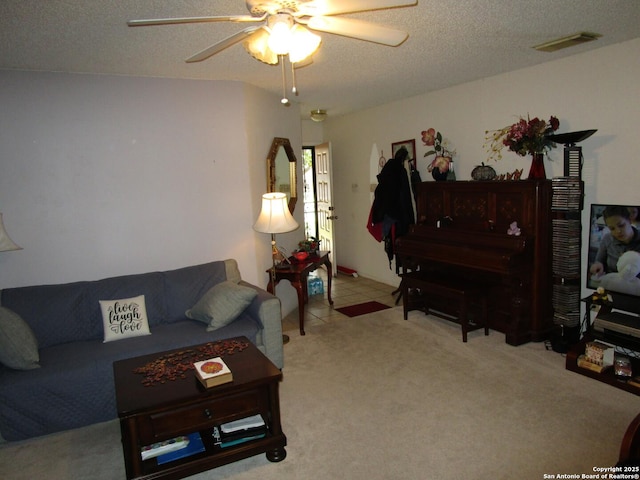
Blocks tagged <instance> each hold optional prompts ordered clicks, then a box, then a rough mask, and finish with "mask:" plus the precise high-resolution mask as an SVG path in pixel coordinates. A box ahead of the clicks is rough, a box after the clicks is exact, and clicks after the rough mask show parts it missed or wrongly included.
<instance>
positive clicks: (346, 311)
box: [336, 302, 391, 317]
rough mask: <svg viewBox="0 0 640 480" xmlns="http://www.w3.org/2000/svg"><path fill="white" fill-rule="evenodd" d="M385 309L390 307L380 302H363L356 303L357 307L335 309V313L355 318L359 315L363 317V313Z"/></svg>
mask: <svg viewBox="0 0 640 480" xmlns="http://www.w3.org/2000/svg"><path fill="white" fill-rule="evenodd" d="M387 308H391V307H390V306H389V305H385V304H383V303H380V302H365V303H358V304H357V305H349V306H348V307H340V308H336V311H338V312H340V313H342V314H343V315H346V316H347V317H357V316H359V315H364V314H365V313H373V312H377V311H379V310H386V309H387Z"/></svg>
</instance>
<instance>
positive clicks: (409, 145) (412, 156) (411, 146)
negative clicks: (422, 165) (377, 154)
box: [391, 139, 417, 170]
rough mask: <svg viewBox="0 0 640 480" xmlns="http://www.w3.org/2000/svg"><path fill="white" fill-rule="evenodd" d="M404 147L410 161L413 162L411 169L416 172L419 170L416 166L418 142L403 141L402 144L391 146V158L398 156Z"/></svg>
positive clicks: (397, 143)
mask: <svg viewBox="0 0 640 480" xmlns="http://www.w3.org/2000/svg"><path fill="white" fill-rule="evenodd" d="M402 147H405V148H406V149H407V150H408V152H409V161H410V162H411V169H412V170H415V169H416V168H417V164H416V141H415V139H411V140H403V141H401V142H396V143H392V144H391V157H392V158H393V157H395V156H396V152H397V151H398V150H400V149H401V148H402Z"/></svg>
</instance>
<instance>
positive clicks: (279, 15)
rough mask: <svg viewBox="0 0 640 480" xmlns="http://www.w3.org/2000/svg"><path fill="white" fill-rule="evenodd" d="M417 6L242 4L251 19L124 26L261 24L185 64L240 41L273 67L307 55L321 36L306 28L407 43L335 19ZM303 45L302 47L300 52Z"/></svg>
mask: <svg viewBox="0 0 640 480" xmlns="http://www.w3.org/2000/svg"><path fill="white" fill-rule="evenodd" d="M417 3H418V2H417V0H246V6H247V9H248V10H249V12H250V15H226V16H213V17H185V18H158V19H149V20H131V21H129V22H127V24H128V25H129V26H130V27H141V26H152V25H173V24H182V23H199V22H238V23H240V22H249V23H260V24H261V25H252V26H250V27H247V28H245V29H243V30H240V31H239V32H237V33H234V34H233V35H231V36H229V37H227V38H225V39H223V40H221V41H219V42H217V43H215V44H213V45H211V46H210V47H207V48H205V49H204V50H202V51H200V52H198V53H196V54H195V55H193V56H191V57H190V58H188V59H187V60H186V61H187V62H189V63H191V62H200V61H202V60H205V59H207V58H209V57H211V56H213V55H215V54H216V53H219V52H221V51H222V50H224V49H226V48H228V47H230V46H232V45H234V44H236V43H238V42H240V41H243V40H244V46H245V49H246V50H247V51H248V52H249V53H250V54H251V55H252V56H253V57H255V58H256V59H258V60H260V61H262V62H265V63H269V64H276V63H278V58H279V56H281V55H289V60H290V61H291V62H292V63H296V62H300V61H302V60H304V59H305V58H307V57H309V56H310V55H311V54H312V53H313V52H314V51H315V50H316V49H317V48H318V46H319V44H320V37H318V36H317V35H315V34H313V33H311V32H310V31H309V29H311V30H315V31H318V32H325V33H332V34H336V35H342V36H345V37H350V38H356V39H359V40H365V41H368V42H374V43H380V44H383V45H388V46H394V47H395V46H398V45H400V44H401V43H402V42H404V41H405V40H406V39H407V37H408V34H407V33H406V32H404V31H402V30H396V29H394V28H389V27H385V26H382V25H376V24H373V23H370V22H365V21H362V20H356V19H353V18H336V15H342V14H345V13H355V12H363V11H369V10H382V9H388V8H394V7H405V6H412V5H415V4H417ZM307 42H309V45H308V46H306V45H307ZM301 45H305V47H304V48H300V46H301Z"/></svg>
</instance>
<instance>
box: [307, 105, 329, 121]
mask: <svg viewBox="0 0 640 480" xmlns="http://www.w3.org/2000/svg"><path fill="white" fill-rule="evenodd" d="M310 117H311V120H313V121H314V122H323V121H324V120H325V118H327V111H326V110H321V109H319V108H316V109H315V110H311V115H310Z"/></svg>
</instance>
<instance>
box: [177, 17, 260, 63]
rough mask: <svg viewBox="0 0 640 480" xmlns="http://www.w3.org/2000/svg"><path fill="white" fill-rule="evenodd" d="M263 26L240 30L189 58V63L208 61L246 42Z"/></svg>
mask: <svg viewBox="0 0 640 480" xmlns="http://www.w3.org/2000/svg"><path fill="white" fill-rule="evenodd" d="M262 28H263V27H262V26H259V27H249V28H245V29H244V30H240V31H239V32H238V33H234V34H233V35H231V36H229V37H227V38H225V39H224V40H221V41H220V42H218V43H216V44H213V45H211V46H210V47H207V48H205V49H204V50H202V51H200V52H198V53H196V54H195V55H194V56H192V57H189V58H187V60H186V62H187V63H193V62H201V61H202V60H206V59H207V58H209V57H211V56H213V55H215V54H216V53H219V52H221V51H222V50H224V49H225V48H228V47H230V46H231V45H235V44H236V43H238V42H241V41H242V40H245V39H246V38H247V37H249V36H251V35H253V34H254V33H256V32H257V31H258V30H260V29H262Z"/></svg>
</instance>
